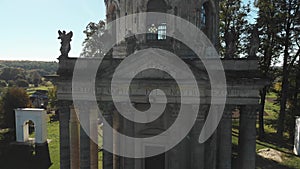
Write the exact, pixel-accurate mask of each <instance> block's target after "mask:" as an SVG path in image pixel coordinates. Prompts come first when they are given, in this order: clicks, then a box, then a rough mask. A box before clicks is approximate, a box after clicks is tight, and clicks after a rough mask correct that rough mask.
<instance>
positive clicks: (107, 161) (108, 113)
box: [101, 103, 113, 169]
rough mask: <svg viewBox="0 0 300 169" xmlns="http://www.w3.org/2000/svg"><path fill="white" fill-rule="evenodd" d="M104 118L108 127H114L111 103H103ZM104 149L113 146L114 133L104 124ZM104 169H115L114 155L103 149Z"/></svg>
mask: <svg viewBox="0 0 300 169" xmlns="http://www.w3.org/2000/svg"><path fill="white" fill-rule="evenodd" d="M103 104H105V105H102V106H101V107H103V109H102V110H103V116H104V118H105V120H106V121H107V122H108V123H109V124H108V125H111V126H112V125H113V117H112V108H111V106H110V105H108V104H109V103H103ZM102 129H103V148H104V147H105V146H106V145H112V141H113V133H112V132H111V131H109V130H107V126H106V125H105V124H103V127H102ZM102 159H103V169H113V154H112V153H110V152H108V151H106V150H105V149H103V158H102Z"/></svg>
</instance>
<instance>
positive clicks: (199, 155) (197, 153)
mask: <svg viewBox="0 0 300 169" xmlns="http://www.w3.org/2000/svg"><path fill="white" fill-rule="evenodd" d="M208 108H209V106H208V105H201V106H200V110H199V113H198V118H197V120H196V122H195V125H194V127H193V128H192V130H191V132H190V137H191V138H190V139H191V169H204V166H205V143H202V144H200V143H199V141H198V140H199V136H200V132H201V130H202V128H203V125H204V122H205V114H206V112H207V110H208Z"/></svg>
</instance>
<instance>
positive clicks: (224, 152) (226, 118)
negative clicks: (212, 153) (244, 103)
mask: <svg viewBox="0 0 300 169" xmlns="http://www.w3.org/2000/svg"><path fill="white" fill-rule="evenodd" d="M232 110H233V106H226V107H225V110H224V113H223V117H222V119H221V122H220V124H219V127H218V161H217V169H231V154H232Z"/></svg>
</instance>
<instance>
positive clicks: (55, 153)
mask: <svg viewBox="0 0 300 169" xmlns="http://www.w3.org/2000/svg"><path fill="white" fill-rule="evenodd" d="M47 127H48V139H50V140H51V141H50V143H49V150H50V157H51V161H52V163H53V164H52V166H51V167H50V169H59V122H58V121H56V122H51V123H50V122H49V123H48V124H47Z"/></svg>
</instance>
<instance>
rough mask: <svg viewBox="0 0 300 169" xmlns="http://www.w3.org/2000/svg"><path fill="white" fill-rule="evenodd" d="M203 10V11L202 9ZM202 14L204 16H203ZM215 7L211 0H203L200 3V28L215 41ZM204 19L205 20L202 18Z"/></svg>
mask: <svg viewBox="0 0 300 169" xmlns="http://www.w3.org/2000/svg"><path fill="white" fill-rule="evenodd" d="M203 10H204V11H203ZM203 15H205V17H204V18H203ZM217 15H218V13H217V7H216V4H215V2H214V1H213V0H205V1H203V2H202V4H201V18H200V19H201V21H200V28H201V29H202V31H203V32H204V33H205V34H206V35H207V37H208V38H209V39H210V40H211V41H212V42H213V43H215V41H216V35H215V34H216V29H217V26H218V25H217V17H218V16H217ZM202 19H205V20H202Z"/></svg>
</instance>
